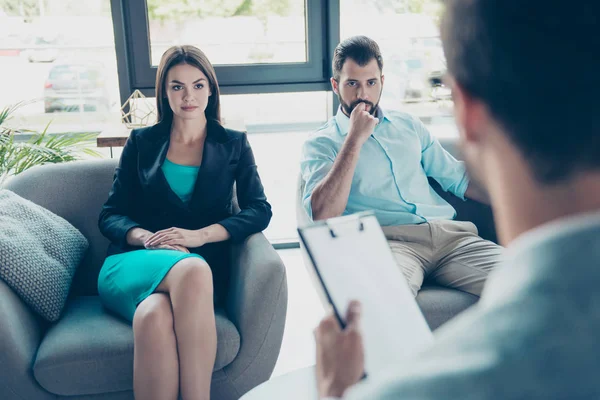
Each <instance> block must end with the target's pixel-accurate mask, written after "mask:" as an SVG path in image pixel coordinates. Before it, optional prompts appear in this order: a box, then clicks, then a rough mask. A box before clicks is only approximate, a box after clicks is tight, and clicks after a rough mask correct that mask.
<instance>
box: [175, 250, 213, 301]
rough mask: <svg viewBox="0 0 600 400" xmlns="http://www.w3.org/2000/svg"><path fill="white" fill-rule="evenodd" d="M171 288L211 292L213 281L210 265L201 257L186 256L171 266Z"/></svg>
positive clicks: (193, 292) (203, 292) (192, 292)
mask: <svg viewBox="0 0 600 400" xmlns="http://www.w3.org/2000/svg"><path fill="white" fill-rule="evenodd" d="M171 273H173V275H174V276H173V278H174V279H173V281H174V282H173V285H172V288H171V289H172V290H177V291H180V292H181V291H186V292H190V293H191V294H197V293H202V294H209V293H210V294H212V290H213V281H212V271H211V270H210V267H209V266H208V264H207V263H206V261H204V260H203V259H201V258H198V257H188V258H185V259H183V260H181V261H179V262H178V263H177V264H175V265H174V266H173V268H172V269H171V272H170V274H171Z"/></svg>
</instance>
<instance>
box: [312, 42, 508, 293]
mask: <svg viewBox="0 0 600 400" xmlns="http://www.w3.org/2000/svg"><path fill="white" fill-rule="evenodd" d="M382 70H383V60H382V57H381V52H380V51H379V46H378V45H377V43H375V42H374V41H373V40H371V39H369V38H367V37H365V36H355V37H351V38H349V39H347V40H345V41H343V42H342V43H340V44H339V45H338V46H337V47H336V49H335V52H334V57H333V78H331V85H332V87H333V91H334V92H335V93H336V94H337V95H338V98H339V100H340V109H339V110H338V112H337V115H336V116H335V117H334V118H333V119H331V120H330V121H329V122H328V123H327V124H326V125H325V126H324V127H322V128H321V129H320V130H319V131H317V132H316V133H315V134H313V135H312V136H311V137H310V138H309V139H308V140H307V141H306V143H305V144H304V149H303V156H302V163H301V171H302V176H303V178H304V180H305V182H306V185H305V190H304V194H303V201H304V206H305V208H306V210H307V212H308V213H309V215H311V216H312V218H313V219H314V220H319V219H324V218H330V217H336V216H339V215H342V214H352V213H355V212H359V211H365V210H374V211H375V215H376V216H377V219H378V221H379V223H380V224H381V225H382V226H383V227H384V232H385V234H386V237H387V238H388V241H389V244H390V248H391V249H392V252H393V254H394V258H395V260H396V263H397V264H398V266H399V267H400V268H401V269H402V272H403V273H404V275H405V277H406V279H407V281H408V283H409V286H410V288H411V289H412V291H413V294H414V295H415V296H416V295H417V292H418V290H419V289H420V288H421V285H422V283H423V280H424V278H426V277H427V278H428V279H431V280H434V281H436V282H437V283H438V284H440V285H443V286H447V287H451V288H455V289H460V290H463V291H466V292H469V293H471V294H474V295H477V296H479V295H480V294H481V290H482V289H483V284H484V282H485V279H486V277H487V275H488V273H489V272H490V271H491V270H492V269H493V267H494V266H495V265H496V264H497V263H498V261H499V260H498V259H499V256H500V253H501V247H499V246H497V245H496V244H494V243H492V242H490V241H486V240H483V239H482V238H481V237H479V236H478V235H477V229H476V228H475V225H474V224H472V223H470V222H459V221H453V218H454V217H455V216H456V212H455V210H454V209H453V208H452V206H450V204H448V203H447V202H445V201H444V200H443V199H442V198H441V197H440V196H439V195H438V194H437V193H435V191H434V190H433V189H432V188H431V186H430V185H429V182H428V179H427V177H428V176H429V177H432V178H434V179H435V180H437V181H438V182H439V183H440V185H441V186H442V188H443V189H444V190H446V191H450V192H452V193H454V194H455V195H456V196H458V197H460V198H462V199H464V197H465V195H466V196H467V197H472V198H474V199H479V200H482V201H485V199H486V196H485V194H484V193H483V192H482V191H480V190H478V189H477V187H476V186H474V185H472V184H470V183H469V179H468V177H467V174H466V170H465V167H464V163H462V162H459V161H457V160H456V159H455V158H454V157H452V156H451V155H450V154H449V153H448V152H446V151H445V150H444V149H443V148H442V146H441V145H440V143H439V142H438V141H437V140H436V139H435V138H434V137H432V136H431V134H430V133H429V132H428V131H427V128H425V126H424V125H423V123H421V121H420V120H419V119H417V118H415V117H412V116H410V115H408V114H405V113H401V112H392V111H387V110H386V111H383V110H382V109H381V108H380V107H379V99H380V97H381V92H382V89H383V83H384V76H383V75H382Z"/></svg>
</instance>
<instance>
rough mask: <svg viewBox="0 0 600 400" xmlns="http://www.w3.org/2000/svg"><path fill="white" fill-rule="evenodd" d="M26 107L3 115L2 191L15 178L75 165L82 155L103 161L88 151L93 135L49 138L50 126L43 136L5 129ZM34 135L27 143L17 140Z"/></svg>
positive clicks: (0, 123)
mask: <svg viewBox="0 0 600 400" xmlns="http://www.w3.org/2000/svg"><path fill="white" fill-rule="evenodd" d="M25 104H26V103H24V102H20V103H17V104H14V105H11V106H8V107H5V108H4V109H2V110H1V111H0V187H2V185H3V183H4V182H5V181H6V180H7V179H8V178H9V177H10V176H13V175H17V174H20V173H21V172H23V171H25V170H27V169H29V168H31V167H34V166H36V165H41V164H48V163H60V162H66V161H74V160H78V159H80V158H81V156H82V155H83V154H87V155H90V156H93V157H102V155H101V154H100V153H98V152H97V151H95V150H93V149H91V148H89V147H88V146H89V142H90V141H92V140H94V138H95V137H96V134H94V133H67V134H59V135H51V136H50V135H47V131H48V127H49V126H50V123H48V124H47V125H46V127H45V128H44V130H43V131H42V132H36V131H32V130H28V129H14V128H9V127H7V126H6V121H8V120H9V119H10V118H11V116H12V115H13V113H14V112H15V111H16V110H17V109H18V108H19V107H21V106H23V105H25ZM17 133H26V134H30V135H32V136H31V138H30V139H29V140H28V141H18V140H16V136H15V134H17Z"/></svg>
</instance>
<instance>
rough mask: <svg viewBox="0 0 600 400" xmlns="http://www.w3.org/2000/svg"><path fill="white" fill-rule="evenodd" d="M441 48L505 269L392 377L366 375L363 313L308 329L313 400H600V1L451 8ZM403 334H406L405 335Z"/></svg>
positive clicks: (472, 2)
mask: <svg viewBox="0 0 600 400" xmlns="http://www.w3.org/2000/svg"><path fill="white" fill-rule="evenodd" d="M446 7H447V9H446V12H445V16H444V18H443V22H442V40H443V43H444V51H445V53H446V58H447V62H448V72H449V74H450V79H449V81H450V85H451V87H452V89H453V97H454V104H455V116H456V121H457V124H458V126H459V131H460V136H461V144H462V149H463V154H464V155H465V157H466V159H467V160H468V163H467V164H468V166H469V167H474V166H476V167H477V168H476V169H475V168H471V169H470V170H471V171H472V172H473V173H475V172H478V173H477V174H474V175H473V176H474V179H476V180H478V181H480V182H481V183H483V184H484V185H485V187H486V188H487V190H488V192H489V194H490V197H491V200H492V207H493V209H494V211H495V217H496V223H497V229H498V233H499V237H500V240H501V242H502V243H503V244H505V245H507V250H506V252H505V254H504V259H505V260H504V261H503V264H502V265H500V266H499V267H498V268H497V269H496V271H495V272H494V273H493V274H492V276H490V278H489V280H488V282H487V283H486V289H485V291H484V293H483V296H482V298H481V300H480V301H479V303H478V304H477V305H475V306H474V307H473V308H471V309H470V310H468V311H466V312H465V313H464V314H463V315H461V316H459V317H457V318H456V319H455V320H454V321H451V322H450V323H449V324H448V325H447V326H446V327H444V328H442V329H441V330H440V331H438V332H437V333H436V340H435V343H434V345H433V346H432V347H431V348H429V349H428V350H426V351H425V352H423V353H422V354H420V355H419V356H417V357H415V358H414V359H411V360H407V361H406V363H405V365H403V366H400V367H398V368H396V369H393V368H390V371H389V372H390V375H389V376H388V377H384V376H371V377H369V379H368V380H367V381H366V382H364V384H360V385H356V386H357V387H356V388H354V389H353V390H347V389H348V388H349V387H351V386H353V385H354V384H355V383H357V382H358V380H359V379H360V377H361V375H362V370H363V358H362V354H363V349H362V345H361V336H360V305H358V304H356V303H353V304H352V307H351V310H350V312H349V315H348V320H349V326H348V329H346V330H345V331H340V328H339V327H338V326H337V324H336V323H335V320H334V319H332V318H331V317H329V318H326V319H325V320H323V322H322V323H321V324H320V326H319V327H318V328H317V330H316V332H315V333H316V340H317V380H318V387H319V393H320V395H321V397H323V398H325V397H328V396H330V397H341V396H342V395H344V394H345V393H346V392H348V393H347V395H348V397H349V398H364V399H392V398H393V399H424V400H430V399H478V400H489V399H503V400H504V399H599V398H600V385H599V384H598V383H597V382H598V379H597V372H598V371H599V370H600V357H599V356H598V355H599V354H600V341H599V340H598V332H600V290H598V283H599V282H600V111H599V110H600V97H598V96H597V94H596V93H597V92H598V90H599V89H600V74H599V72H598V71H600V36H599V35H598V32H599V31H600V23H599V21H600V2H598V1H597V0H582V1H580V2H578V3H577V6H576V7H568V6H565V3H564V2H563V1H561V0H546V1H539V0H448V1H447V2H446ZM407 329H410V327H407Z"/></svg>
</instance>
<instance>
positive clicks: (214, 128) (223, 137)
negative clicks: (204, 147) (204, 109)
mask: <svg viewBox="0 0 600 400" xmlns="http://www.w3.org/2000/svg"><path fill="white" fill-rule="evenodd" d="M245 136H246V133H245V132H241V131H236V130H234V129H228V128H225V127H224V126H223V125H221V123H220V122H217V121H208V137H209V138H210V139H212V140H214V141H216V142H218V143H231V142H236V141H242V140H243V139H244V137H245Z"/></svg>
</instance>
